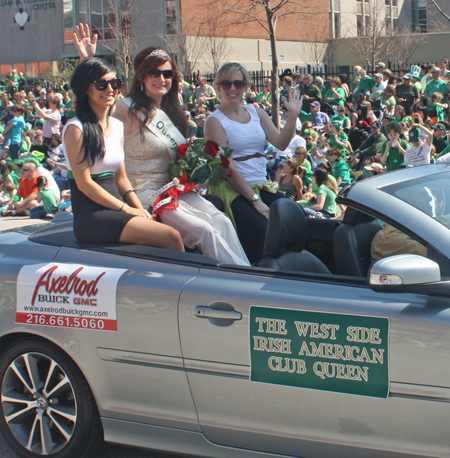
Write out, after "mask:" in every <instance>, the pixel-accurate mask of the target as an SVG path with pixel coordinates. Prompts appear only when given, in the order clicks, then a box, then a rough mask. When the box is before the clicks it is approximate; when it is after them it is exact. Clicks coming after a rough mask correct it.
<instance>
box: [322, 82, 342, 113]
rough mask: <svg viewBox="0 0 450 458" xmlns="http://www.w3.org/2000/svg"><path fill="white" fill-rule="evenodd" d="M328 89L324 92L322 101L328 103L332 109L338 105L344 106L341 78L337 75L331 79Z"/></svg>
mask: <svg viewBox="0 0 450 458" xmlns="http://www.w3.org/2000/svg"><path fill="white" fill-rule="evenodd" d="M330 85H331V87H330V89H329V90H328V91H327V92H326V93H325V97H324V98H323V101H324V102H327V103H329V104H330V105H331V106H332V107H333V108H334V109H336V107H338V106H344V102H345V91H344V89H342V88H341V79H340V78H338V77H337V76H336V77H335V78H332V79H331V82H330Z"/></svg>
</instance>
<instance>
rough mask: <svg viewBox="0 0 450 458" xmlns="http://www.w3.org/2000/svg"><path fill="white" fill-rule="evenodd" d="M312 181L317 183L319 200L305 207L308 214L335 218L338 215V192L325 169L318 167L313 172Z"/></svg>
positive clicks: (304, 209)
mask: <svg viewBox="0 0 450 458" xmlns="http://www.w3.org/2000/svg"><path fill="white" fill-rule="evenodd" d="M312 181H313V183H315V184H317V186H318V188H319V189H318V191H317V201H316V203H315V204H314V205H311V206H307V207H303V211H304V212H305V214H306V215H308V216H309V215H311V216H317V213H318V214H319V216H320V217H321V218H326V219H329V218H333V217H334V216H336V193H335V192H334V190H333V187H332V185H331V183H330V180H329V179H328V174H327V172H326V171H325V170H323V169H321V168H319V167H317V168H315V169H314V172H313V173H312Z"/></svg>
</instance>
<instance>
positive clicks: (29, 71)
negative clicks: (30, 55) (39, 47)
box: [25, 62, 39, 78]
mask: <svg viewBox="0 0 450 458" xmlns="http://www.w3.org/2000/svg"><path fill="white" fill-rule="evenodd" d="M25 75H26V77H27V78H35V77H37V76H38V75H39V68H38V63H37V62H30V63H28V64H26V72H25Z"/></svg>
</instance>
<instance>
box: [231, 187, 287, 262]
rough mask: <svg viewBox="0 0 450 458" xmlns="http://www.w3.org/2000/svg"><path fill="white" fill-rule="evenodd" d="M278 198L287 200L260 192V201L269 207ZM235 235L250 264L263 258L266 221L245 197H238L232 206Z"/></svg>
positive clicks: (281, 194)
mask: <svg viewBox="0 0 450 458" xmlns="http://www.w3.org/2000/svg"><path fill="white" fill-rule="evenodd" d="M280 198H286V199H287V198H288V197H286V196H285V195H284V194H283V193H281V192H277V193H276V194H271V193H270V192H267V191H261V200H262V201H263V202H264V203H265V204H266V205H267V206H268V207H270V206H271V205H272V203H273V202H275V201H276V200H278V199H280ZM231 210H232V211H233V216H234V221H235V222H236V228H237V234H238V237H239V240H240V242H241V244H242V247H243V248H244V251H245V253H246V254H247V256H248V259H249V261H250V263H251V264H255V263H257V262H259V261H260V260H261V259H262V258H263V256H264V240H265V238H266V232H267V219H266V218H264V216H263V215H261V213H258V212H257V211H256V210H255V207H254V206H253V204H252V203H251V202H249V201H248V200H247V199H246V198H245V197H243V196H241V195H239V196H238V197H236V198H235V199H234V200H233V202H232V204H231Z"/></svg>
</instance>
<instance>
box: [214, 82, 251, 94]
mask: <svg viewBox="0 0 450 458" xmlns="http://www.w3.org/2000/svg"><path fill="white" fill-rule="evenodd" d="M219 84H220V85H221V86H222V87H223V88H224V89H225V90H226V91H228V89H231V86H234V87H235V89H237V90H238V91H239V90H241V89H244V88H245V87H246V86H247V81H244V80H234V81H228V80H224V81H221V82H220V83H219Z"/></svg>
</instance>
